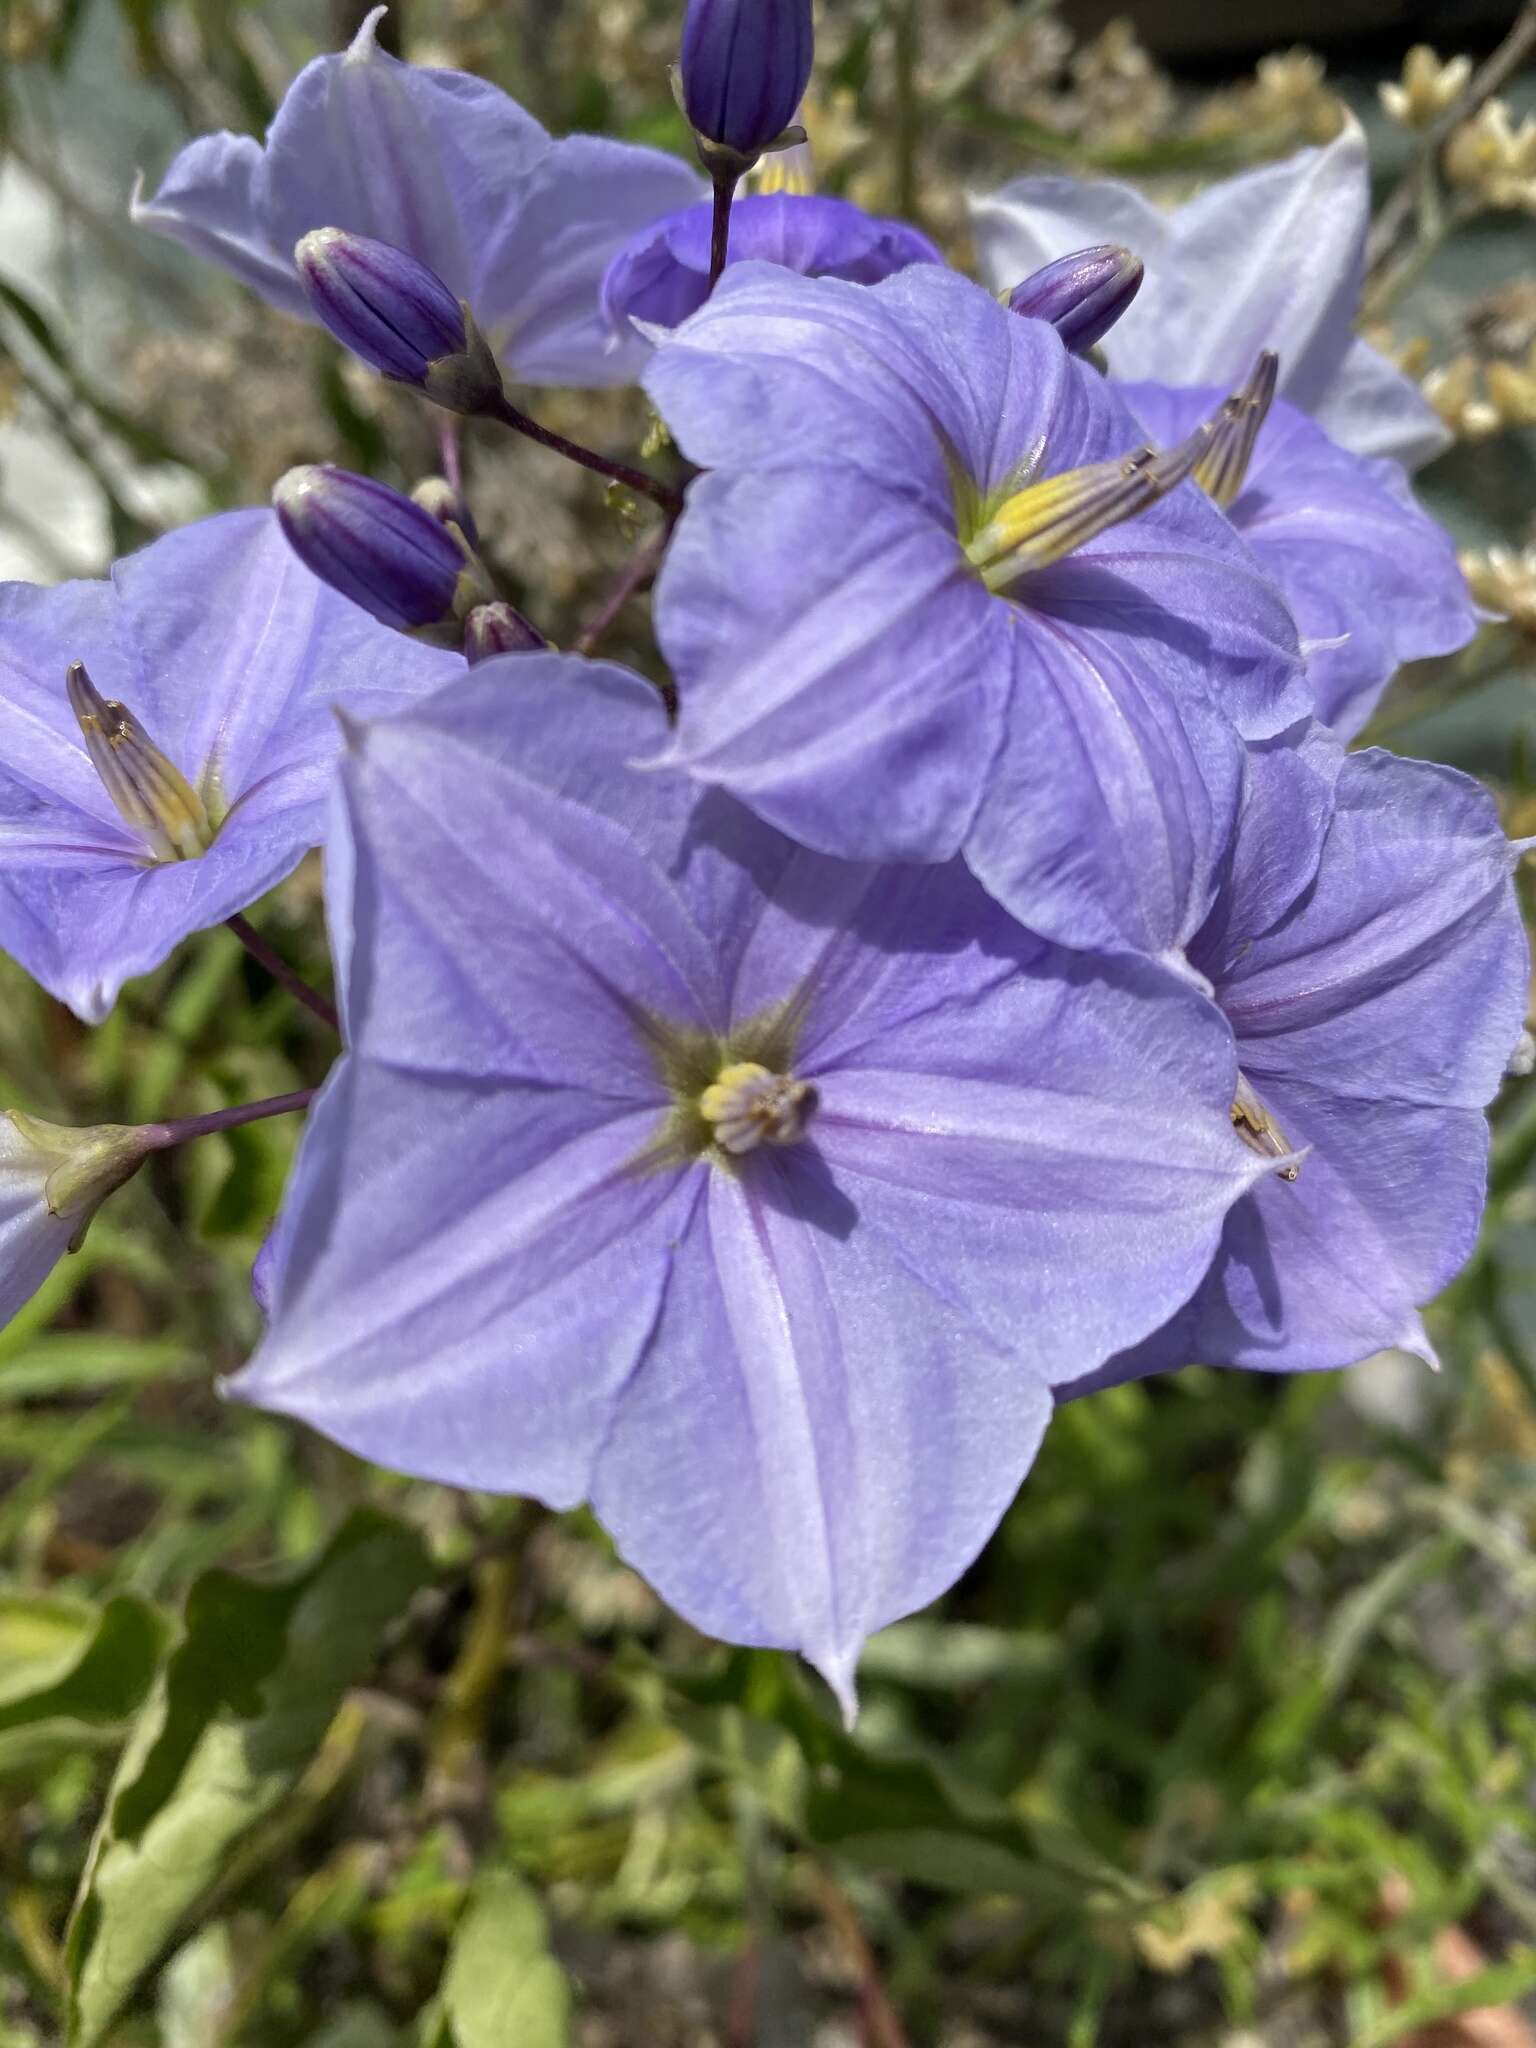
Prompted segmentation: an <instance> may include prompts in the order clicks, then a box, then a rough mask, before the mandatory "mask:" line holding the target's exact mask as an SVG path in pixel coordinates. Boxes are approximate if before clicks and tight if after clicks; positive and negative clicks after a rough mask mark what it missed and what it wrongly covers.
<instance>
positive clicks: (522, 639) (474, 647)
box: [464, 602, 552, 668]
mask: <svg viewBox="0 0 1536 2048" xmlns="http://www.w3.org/2000/svg"><path fill="white" fill-rule="evenodd" d="M551 644H552V643H551V642H550V641H548V640H546V639H545V638H544V635H543V634H542V633H541V632H540V631H539V629H538V627H537V626H535V625H533V624H532V623H531V622H530V621H529V620H527V619H525V618H524V617H523V615H522V613H521V612H520V611H519V610H518V608H517V606H516V605H515V604H503V603H500V602H498V603H496V604H477V605H476V606H475V608H474V610H473V611H472V612H471V613H470V615H469V617H468V618H467V619H466V620H465V621H464V659H465V660H466V661H467V662H468V663H469V665H470V667H471V668H473V667H474V665H475V663H476V662H477V661H489V660H490V659H491V658H492V656H493V655H497V654H542V653H544V651H545V650H546V649H547V648H548V647H549V646H550V645H551Z"/></svg>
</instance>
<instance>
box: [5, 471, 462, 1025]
mask: <svg viewBox="0 0 1536 2048" xmlns="http://www.w3.org/2000/svg"><path fill="white" fill-rule="evenodd" d="M421 516H422V517H425V515H424V514H423V515H421ZM462 673H463V665H462V663H461V661H460V659H459V657H458V656H457V655H453V654H448V653H445V652H442V651H440V650H437V649H433V648H429V647H421V646H417V645H415V644H413V643H412V642H409V641H404V640H401V639H399V638H398V637H396V636H395V635H392V634H390V633H388V632H387V631H386V630H385V629H384V628H383V627H382V626H379V625H377V624H376V623H375V622H374V621H373V620H372V619H370V618H369V617H368V616H367V615H366V613H364V612H362V611H360V610H359V609H358V608H357V606H356V605H354V604H352V603H350V602H349V601H348V600H347V599H345V598H343V597H339V596H337V595H336V594H335V593H334V592H333V591H331V590H328V589H327V588H326V586H325V585H324V584H323V583H321V582H318V581H317V580H316V578H315V577H314V576H312V575H311V574H310V572H309V571H308V569H306V568H305V567H304V566H303V564H302V563H301V562H300V561H299V560H298V558H297V556H295V555H294V554H293V552H292V550H291V549H290V548H289V546H288V544H287V542H286V541H285V540H284V539H283V536H282V533H281V532H280V530H279V528H278V523H277V521H276V519H275V518H274V517H273V516H272V514H271V513H270V512H227V513H224V514H222V515H221V516H220V517H218V518H215V519H205V520H200V521H199V522H197V523H196V524H195V525H192V526H185V527H182V528H181V529H180V530H179V531H178V532H175V533H172V534H168V535H166V537H165V538H164V539H163V540H158V541H156V542H154V543H153V545H151V546H150V547H147V548H145V549H144V550H143V551H142V552H141V553H139V554H136V555H130V556H128V558H127V559H126V560H124V561H121V562H119V563H118V564H117V565H116V567H115V568H114V570H113V572H112V579H111V581H110V582H102V583H66V584H63V585H61V586H60V587H59V588H58V589H54V590H43V589H38V588H34V587H33V586H32V585H31V584H25V583H9V584H4V585H0V710H3V713H4V716H3V718H0V946H4V948H5V950H6V951H7V952H9V953H12V954H14V955H15V957H16V959H18V960H19V961H20V962H21V964H22V965H23V966H24V967H25V968H26V969H27V971H28V973H30V974H31V975H32V976H33V977H34V978H35V979H36V980H38V981H40V982H41V983H42V984H43V986H44V988H46V989H49V990H50V991H51V992H52V993H53V994H54V995H56V996H57V997H58V998H59V999H60V1001H61V1002H65V1003H68V1004H69V1006H70V1007H71V1009H73V1010H74V1011H75V1012H76V1013H77V1014H78V1015H79V1016H81V1017H83V1018H84V1019H85V1020H86V1021H87V1022H88V1023H96V1022H99V1021H100V1019H101V1018H102V1017H104V1016H105V1015H106V1013H107V1011H108V1010H109V1009H110V1008H111V1007H112V1004H113V1002H114V1000H115V998H116V996H117V992H118V990H119V989H120V988H121V986H122V984H123V983H124V982H125V981H127V980H129V979H131V978H132V977H133V976H134V975H136V974H146V973H148V971H149V970H150V968H152V967H157V966H158V965H159V964H160V962H161V961H162V960H163V959H164V958H165V957H166V955H167V954H168V953H170V952H171V951H172V949H173V948H174V947H175V946H177V945H178V944H179V943H180V942H181V940H183V939H185V938H186V937H188V936H189V935H190V934H191V933H192V932H195V931H201V930H203V929H204V928H205V927H206V926H209V925H215V924H218V923H219V922H220V921H221V920H222V919H224V918H227V917H229V916H231V915H233V914H234V913H235V912H236V911H240V910H244V909H245V907H246V906H247V904H250V903H253V902H254V901H255V900H256V898H257V897H258V896H261V895H263V894H264V893H265V892H266V891H267V890H268V889H270V888H271V887H272V886H273V885H274V883H276V882H279V881H281V879H282V878H283V876H284V875H285V874H287V873H288V871H289V870H290V869H291V868H293V867H294V866H295V865H296V864H297V862H298V861H299V859H300V858H301V856H302V855H303V854H304V852H305V851H306V850H307V849H308V848H309V847H311V846H314V845H316V844H317V843H318V841H319V839H320V836H321V828H322V822H323V818H324V811H325V797H326V789H327V785H328V782H329V779H330V774H331V768H332V763H333V761H334V759H335V755H336V751H337V748H338V746H339V744H340V735H339V732H338V729H337V725H336V720H335V718H334V716H333V715H332V714H333V708H334V707H337V706H340V707H342V708H344V709H350V710H353V711H357V712H383V711H386V710H388V709H390V708H393V707H397V706H401V705H404V704H407V703H409V702H410V701H411V700H412V699H413V698H415V697H417V696H420V695H421V694H422V693H423V691H427V690H431V689H434V688H436V687H439V686H440V685H441V684H443V683H444V682H446V681H448V680H449V679H450V678H451V677H453V676H455V675H460V674H462ZM66 676H67V677H68V681H67V683H66Z"/></svg>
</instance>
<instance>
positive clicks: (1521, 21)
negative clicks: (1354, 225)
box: [1365, 0, 1536, 277]
mask: <svg viewBox="0 0 1536 2048" xmlns="http://www.w3.org/2000/svg"><path fill="white" fill-rule="evenodd" d="M1533 50H1536V0H1526V4H1525V6H1524V7H1522V8H1521V10H1520V12H1519V14H1518V15H1517V16H1516V17H1515V23H1514V26H1513V28H1511V30H1510V31H1509V34H1508V35H1507V36H1506V37H1505V38H1504V40H1503V42H1502V43H1500V45H1499V47H1498V48H1497V49H1496V50H1495V51H1494V52H1493V54H1492V56H1491V57H1489V58H1487V59H1486V60H1485V61H1484V62H1483V63H1482V64H1480V65H1479V66H1478V68H1477V70H1476V71H1474V72H1473V74H1472V77H1471V78H1470V79H1469V81H1468V83H1467V89H1466V91H1465V92H1464V93H1463V94H1462V96H1461V98H1460V99H1459V100H1457V101H1455V103H1454V104H1453V105H1451V106H1449V107H1447V108H1446V110H1445V112H1444V113H1443V114H1442V115H1441V116H1440V118H1439V120H1438V121H1436V122H1435V123H1434V125H1433V126H1432V127H1430V128H1428V129H1426V130H1425V133H1424V140H1423V141H1422V142H1421V143H1420V145H1419V147H1418V149H1417V151H1416V152H1415V153H1414V159H1413V162H1412V163H1411V164H1410V165H1409V166H1408V168H1407V170H1405V171H1404V173H1403V175H1402V177H1401V178H1400V179H1399V180H1398V183H1397V185H1396V187H1395V188H1394V189H1393V191H1392V193H1391V194H1390V196H1389V197H1388V198H1387V199H1386V201H1385V202H1384V203H1383V205H1382V207H1381V210H1380V212H1379V213H1378V214H1377V215H1376V218H1375V220H1374V221H1373V222H1372V223H1371V232H1370V237H1369V240H1368V241H1367V242H1366V245H1365V268H1366V275H1367V277H1373V276H1374V275H1375V274H1376V272H1377V271H1379V270H1380V269H1381V268H1382V267H1383V265H1384V264H1385V263H1386V262H1387V261H1388V259H1389V258H1390V257H1391V254H1392V252H1393V250H1394V249H1395V248H1396V247H1397V244H1398V242H1399V240H1400V239H1401V237H1402V234H1403V230H1404V229H1405V228H1406V227H1407V225H1408V222H1409V218H1410V216H1411V215H1412V214H1413V212H1414V210H1415V208H1416V206H1417V205H1418V199H1419V192H1420V188H1421V185H1422V182H1423V180H1424V179H1426V178H1432V177H1433V176H1434V174H1435V165H1436V163H1437V162H1438V161H1439V157H1440V152H1441V150H1442V149H1443V148H1444V147H1445V145H1446V143H1447V142H1448V141H1449V140H1450V138H1451V136H1452V135H1453V134H1454V133H1455V132H1456V130H1457V129H1458V128H1459V127H1460V126H1461V125H1462V123H1463V122H1464V121H1469V120H1471V118H1472V116H1473V115H1474V114H1475V113H1476V112H1477V110H1478V108H1479V107H1481V106H1482V105H1483V104H1484V102H1485V101H1487V100H1491V99H1492V98H1493V96H1494V94H1495V93H1496V92H1497V91H1498V90H1499V88H1500V86H1502V85H1503V84H1504V83H1505V82H1506V80H1508V79H1510V78H1512V77H1513V76H1514V74H1515V73H1516V72H1517V71H1518V70H1519V69H1520V66H1521V65H1522V64H1523V63H1524V62H1525V60H1526V58H1527V57H1528V56H1529V55H1530V54H1531V52H1532V51H1533Z"/></svg>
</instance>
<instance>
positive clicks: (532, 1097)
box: [228, 1058, 687, 1507]
mask: <svg viewBox="0 0 1536 2048" xmlns="http://www.w3.org/2000/svg"><path fill="white" fill-rule="evenodd" d="M654 1125H655V1117H654V1114H653V1113H648V1112H644V1111H639V1112H637V1111H634V1110H624V1109H622V1108H620V1109H619V1110H618V1111H617V1112H616V1110H615V1106H614V1105H613V1104H611V1103H609V1104H604V1103H602V1102H601V1101H600V1100H598V1099H596V1098H594V1097H592V1096H589V1095H587V1094H586V1093H584V1092H583V1091H581V1090H579V1089H565V1088H558V1087H557V1088H551V1089H546V1090H542V1091H541V1090H532V1089H519V1090H516V1091H507V1090H506V1089H503V1088H500V1087H495V1086H481V1085H476V1084H472V1083H467V1082H463V1081H459V1080H442V1079H438V1078H430V1079H429V1078H425V1077H423V1076H421V1075H419V1074H402V1073H399V1072H397V1071H393V1070H391V1069H389V1068H386V1067H381V1066H378V1065H376V1064H375V1063H373V1062H371V1061H368V1060H359V1059H355V1058H354V1059H349V1060H347V1061H344V1062H343V1063H342V1065H341V1067H340V1068H338V1069H337V1071H336V1073H335V1074H334V1075H333V1076H332V1078H331V1080H330V1082H329V1083H328V1084H327V1087H326V1089H325V1092H324V1095H323V1097H322V1099H321V1101H320V1102H319V1104H318V1105H317V1107H316V1109H315V1111H314V1113H313V1115H312V1118H311V1122H310V1126H309V1128H308V1129H307V1130H306V1132H305V1134H304V1141H303V1145H302V1147H301V1150H300V1156H299V1161H298V1164H297V1166H296V1168H295V1170H294V1179H293V1183H292V1186H291V1187H290V1189H289V1192H288V1195H287V1198H286V1201H285V1205H284V1213H283V1219H282V1222H281V1224H280V1226H279V1232H278V1236H277V1237H276V1239H275V1240H274V1257H273V1259H272V1260H271V1261H269V1264H268V1269H267V1274H266V1283H267V1285H268V1287H269V1289H270V1290H271V1296H270V1310H269V1313H270V1316H271V1324H270V1328H269V1331H268V1335H267V1338H266V1341H265V1342H264V1343H263V1344H262V1346H261V1348H260V1349H259V1350H258V1352H257V1353H256V1356H255V1357H254V1359H253V1360H252V1361H251V1363H250V1364H249V1365H248V1366H247V1367H246V1368H245V1370H244V1371H243V1372H241V1373H240V1374H238V1375H237V1376H236V1377H235V1378H234V1379H233V1380H232V1381H230V1382H228V1391H229V1392H230V1393H231V1394H233V1395H234V1396H235V1398H236V1399H238V1400H242V1401H249V1402H252V1403H254V1404H255V1405H256V1406H258V1407H263V1408H271V1409H275V1410H277V1411H278V1412H279V1413H282V1414H287V1415H296V1416H299V1417H301V1418H302V1419H303V1420H304V1421H306V1422H309V1423H311V1424H312V1425H313V1426H314V1427H315V1428H317V1429H321V1430H323V1431H324V1432H325V1433H326V1434H327V1435H328V1436H331V1437H333V1438H335V1440H336V1441H337V1442H338V1443H342V1444H345V1445H346V1446H347V1448H348V1449H350V1450H353V1451H355V1452H357V1453H358V1455H359V1456H362V1457H368V1458H374V1459H376V1460H378V1461H379V1462H380V1463H383V1464H386V1465H392V1466H395V1467H397V1468H400V1469H404V1470H406V1471H410V1472H414V1473H417V1474H420V1475H421V1476H423V1477H426V1478H438V1479H442V1480H444V1481H445V1482H447V1483H450V1484H452V1485H457V1486H475V1487H483V1488H485V1489H486V1490H488V1491H491V1492H513V1493H529V1494H533V1495H535V1496H536V1497H537V1498H538V1499H540V1500H543V1501H546V1502H548V1503H549V1504H550V1505H551V1506H556V1507H569V1506H572V1505H573V1504H574V1503H575V1502H576V1501H578V1500H580V1499H581V1498H583V1496H584V1495H585V1493H586V1492H587V1489H588V1484H589V1480H590V1475H591V1467H592V1461H593V1459H594V1457H595V1455H596V1453H597V1450H598V1448H599V1446H600V1445H601V1443H602V1440H603V1438H604V1435H605V1434H606V1431H607V1429H608V1426H609V1420H610V1414H611V1409H612V1404H613V1401H614V1398H615V1395H616V1394H617V1391H618V1389H619V1388H620V1387H621V1386H622V1385H623V1383H624V1381H625V1379H626V1378H627V1377H628V1375H629V1374H630V1373H631V1372H632V1371H633V1370H634V1369H635V1366H636V1364H637V1362H638V1360H639V1358H640V1356H641V1354H642V1352H643V1350H644V1347H645V1345H646V1342H647V1340H648V1338H649V1336H650V1332H651V1329H652V1326H653V1324H654V1321H655V1317H656V1313H657V1309H658V1305H659V1303H660V1300H661V1293H662V1287H663V1283H664V1280H665V1274H666V1267H667V1258H666V1250H665V1247H666V1244H667V1242H668V1240H669V1238H670V1237H671V1236H672V1235H673V1234H674V1233H675V1232H676V1231H677V1230H679V1229H681V1228H682V1227H683V1222H684V1219H685V1217H686V1213H687V1197H686V1194H685V1192H684V1191H683V1189H682V1187H681V1183H680V1177H679V1176H677V1175H676V1174H672V1175H668V1174H661V1173H658V1174H640V1173H636V1172H634V1171H633V1170H632V1162H633V1160H634V1158H635V1156H636V1154H637V1153H638V1152H639V1151H640V1150H641V1149H642V1148H643V1147H644V1145H645V1144H646V1142H647V1140H648V1138H649V1136H650V1135H651V1133H652V1131H653V1129H654ZM669 1218H670V1219H672V1220H669ZM274 1266H275V1268H276V1270H275V1271H274V1270H272V1269H273V1267H274Z"/></svg>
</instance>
